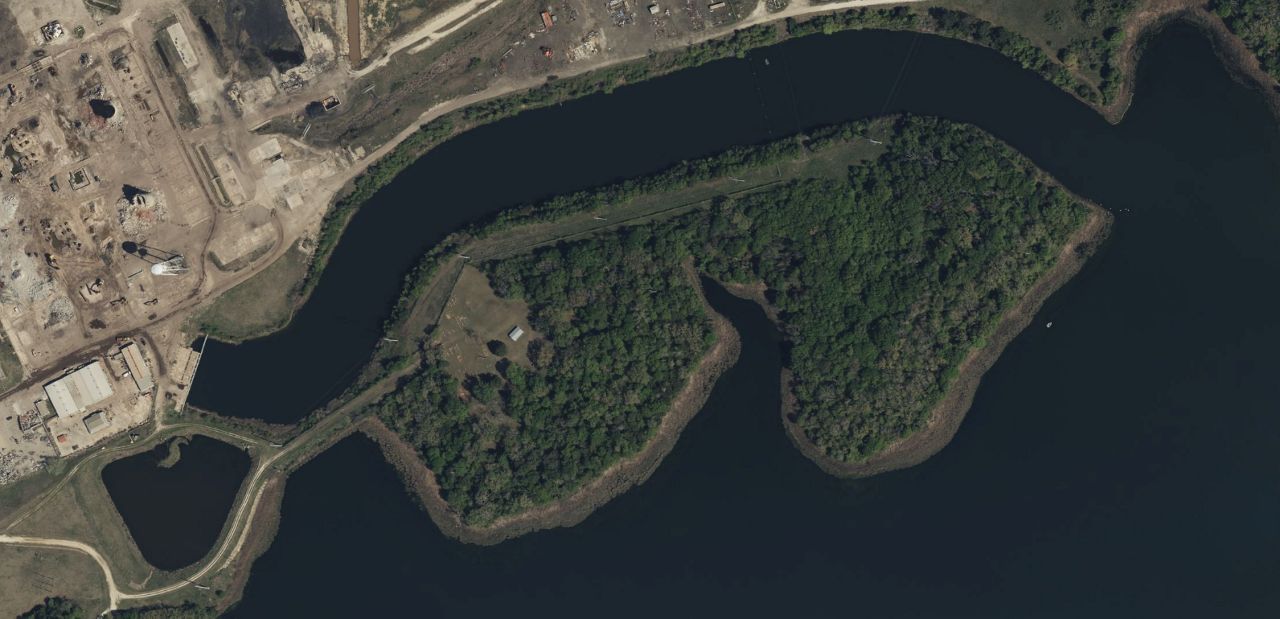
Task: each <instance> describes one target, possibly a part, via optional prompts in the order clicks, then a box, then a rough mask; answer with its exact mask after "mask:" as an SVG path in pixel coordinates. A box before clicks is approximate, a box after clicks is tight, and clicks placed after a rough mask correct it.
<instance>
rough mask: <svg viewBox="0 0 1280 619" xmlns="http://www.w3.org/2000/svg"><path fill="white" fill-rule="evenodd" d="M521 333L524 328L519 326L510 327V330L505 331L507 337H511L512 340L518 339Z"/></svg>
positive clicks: (522, 333) (516, 340)
mask: <svg viewBox="0 0 1280 619" xmlns="http://www.w3.org/2000/svg"><path fill="white" fill-rule="evenodd" d="M522 335H524V329H521V328H520V327H511V330H510V331H508V332H507V337H509V338H511V341H513V342H518V341H520V336H522Z"/></svg>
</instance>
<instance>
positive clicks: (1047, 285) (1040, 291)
mask: <svg viewBox="0 0 1280 619" xmlns="http://www.w3.org/2000/svg"><path fill="white" fill-rule="evenodd" d="M1085 204H1086V205H1087V206H1088V207H1089V217H1088V219H1087V220H1085V224H1084V225H1083V226H1081V227H1080V229H1079V230H1077V231H1076V232H1075V234H1073V235H1071V237H1070V238H1069V239H1068V240H1067V242H1066V244H1064V245H1063V247H1062V252H1061V253H1060V254H1059V256H1058V260H1057V262H1055V263H1054V265H1053V266H1052V267H1050V269H1049V270H1048V271H1046V272H1045V274H1044V275H1042V276H1040V279H1039V280H1037V281H1036V283H1035V285H1034V286H1032V287H1031V290H1030V291H1029V292H1028V293H1027V294H1026V296H1024V297H1023V298H1022V300H1021V301H1019V302H1018V304H1017V305H1015V306H1013V307H1012V308H1010V309H1009V311H1008V312H1006V313H1005V315H1004V316H1003V317H1002V318H1001V319H1000V323H999V324H997V325H996V328H995V331H994V332H993V333H992V334H991V336H990V337H988V338H987V345H986V346H984V347H982V348H977V349H974V350H973V351H971V352H970V353H969V355H968V356H967V357H965V359H964V360H963V361H961V362H960V367H959V374H958V375H957V377H956V380H955V383H953V384H952V385H951V387H950V388H949V389H948V390H947V392H946V394H945V395H944V396H943V398H942V401H941V402H939V403H938V404H937V405H935V406H934V408H933V411H932V412H930V413H929V421H928V422H926V425H925V427H924V428H922V429H921V430H919V431H917V432H915V433H914V434H911V435H910V436H907V437H906V438H903V439H900V440H898V441H896V442H894V443H892V444H890V445H889V446H888V447H886V448H885V449H884V450H882V451H880V452H878V453H876V454H875V455H873V456H871V457H870V458H868V459H867V460H864V461H862V462H858V463H853V464H851V463H848V462H844V461H841V460H836V459H833V458H830V457H828V456H827V455H826V454H825V453H823V452H822V450H821V449H820V448H819V447H818V446H817V445H814V444H813V443H812V442H811V441H810V440H809V439H808V438H807V437H806V436H805V435H804V432H803V431H802V430H801V429H800V427H799V426H797V425H796V424H795V423H793V422H792V421H790V416H791V413H792V412H793V411H794V410H795V400H794V397H793V396H792V395H791V389H790V388H789V386H790V384H791V375H790V372H789V371H788V370H786V369H785V368H784V369H783V370H782V393H783V396H782V397H783V402H782V423H783V425H784V426H785V427H786V429H787V435H788V436H790V437H791V441H792V442H793V443H794V444H795V445H796V447H797V448H798V449H799V450H800V452H801V453H803V454H804V455H805V456H806V457H808V458H809V459H810V460H813V461H814V462H815V463H816V464H817V465H818V467H819V468H821V469H822V470H823V471H826V472H827V473H830V474H832V475H836V476H839V477H869V476H871V475H877V474H879V473H886V472H888V471H893V470H897V469H902V468H907V467H910V466H915V465H917V464H919V463H921V462H924V461H925V460H926V459H928V458H929V457H930V456H932V455H933V454H935V453H938V451H940V450H941V449H942V448H943V447H945V446H946V444H947V443H949V442H950V441H951V437H952V436H955V433H956V430H958V429H959V428H960V422H961V421H964V416H965V414H966V413H968V412H969V407H970V406H971V405H972V404H973V396H974V395H975V394H976V393H977V392H978V385H979V384H981V382H982V376H983V374H986V372H987V370H989V369H991V366H992V365H994V364H995V362H996V360H997V359H999V358H1000V353H1001V352H1003V351H1004V348H1005V346H1007V345H1008V344H1009V342H1012V341H1013V338H1014V337H1016V336H1017V335H1018V334H1019V333H1022V331H1023V330H1024V329H1026V328H1027V326H1028V325H1030V324H1031V319H1032V318H1034V317H1035V315H1036V312H1037V311H1039V310H1040V306H1041V305H1043V304H1044V302H1045V300H1047V299H1048V298H1049V296H1050V295H1052V294H1053V293H1054V292H1055V291H1057V290H1058V289H1059V288H1061V287H1062V286H1063V284H1066V283H1067V282H1068V281H1070V280H1071V278H1072V277H1074V276H1075V274H1076V273H1078V272H1079V271H1080V268H1081V267H1083V266H1084V264H1085V262H1087V261H1088V259H1089V257H1090V256H1091V255H1092V254H1093V252H1094V251H1095V250H1096V249H1097V247H1098V245H1099V244H1100V243H1101V242H1102V241H1103V239H1105V238H1106V236H1107V234H1108V232H1110V230H1111V223H1112V220H1113V218H1112V216H1111V213H1109V212H1107V211H1106V210H1105V209H1103V208H1102V207H1100V206H1097V205H1094V204H1091V203H1088V202H1085Z"/></svg>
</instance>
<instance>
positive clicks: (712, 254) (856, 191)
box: [367, 116, 1105, 528]
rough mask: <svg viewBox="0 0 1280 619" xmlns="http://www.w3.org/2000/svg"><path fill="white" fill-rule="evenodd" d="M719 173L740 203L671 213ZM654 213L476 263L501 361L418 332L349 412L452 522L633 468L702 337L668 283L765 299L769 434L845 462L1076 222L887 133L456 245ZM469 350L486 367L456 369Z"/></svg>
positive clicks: (941, 370)
mask: <svg viewBox="0 0 1280 619" xmlns="http://www.w3.org/2000/svg"><path fill="white" fill-rule="evenodd" d="M726 177H729V178H731V179H732V180H735V181H742V182H743V183H747V184H750V185H752V186H751V187H749V188H744V189H741V190H737V191H711V192H704V193H705V194H707V197H705V198H704V199H701V200H698V201H697V202H695V203H690V204H686V205H680V203H679V200H680V197H681V196H684V195H690V192H694V193H696V192H697V191H698V190H700V189H705V188H706V187H707V186H708V185H715V184H716V183H720V182H724V181H725V180H726ZM731 184H732V183H731ZM699 195H702V194H699ZM664 200H670V201H671V202H670V203H668V204H669V206H670V207H673V208H671V210H670V211H669V212H662V213H659V214H656V215H655V214H651V215H646V216H644V217H637V218H635V219H634V220H631V221H627V222H626V223H622V224H617V225H608V226H602V227H601V229H599V230H597V231H594V232H591V233H589V234H577V235H572V236H571V238H561V239H559V240H555V241H553V242H546V243H540V244H538V245H537V246H535V247H532V248H530V249H528V250H527V251H520V252H514V253H511V252H508V253H507V254H506V255H501V256H497V257H493V258H491V259H481V260H476V261H475V262H474V263H473V264H472V265H471V266H469V267H467V268H478V269H479V270H480V271H481V272H482V273H483V275H484V276H485V278H486V279H487V280H488V282H489V283H490V284H491V286H492V292H491V294H494V295H496V296H497V297H498V298H499V299H502V300H503V302H504V303H505V302H508V301H518V302H521V303H523V304H526V305H527V308H528V309H527V317H520V316H516V317H515V318H514V319H513V322H516V323H517V324H521V323H523V324H526V325H527V328H528V329H529V330H530V331H531V332H530V333H529V334H527V335H526V336H525V337H526V338H528V339H527V340H526V341H525V342H522V343H521V344H523V347H522V348H521V349H520V351H514V350H509V347H508V345H509V344H511V342H510V341H507V342H501V341H489V342H487V343H485V344H484V346H485V351H478V352H477V351H464V352H463V353H461V354H459V353H458V351H457V350H455V349H456V348H457V346H454V345H449V346H444V345H442V341H441V333H440V331H442V330H443V329H442V328H440V327H438V326H437V327H432V328H431V329H429V330H428V332H427V333H424V334H422V339H421V349H422V353H421V356H420V358H421V363H420V365H419V367H417V369H416V370H414V371H413V372H412V374H411V375H410V376H409V377H407V378H406V379H405V380H404V382H403V384H402V386H401V388H400V389H398V390H397V391H395V392H394V393H391V394H388V395H387V396H385V397H383V398H382V399H381V400H379V401H378V402H376V403H375V404H372V405H371V407H370V410H368V411H367V412H369V413H371V414H373V415H376V416H377V417H378V418H379V419H380V420H382V421H383V422H384V423H385V424H386V425H387V426H388V427H389V428H391V429H392V430H393V431H394V432H395V433H397V434H398V435H399V437H400V439H402V441H403V442H404V443H406V444H408V445H410V446H412V447H413V448H414V449H415V450H416V451H417V454H418V456H419V458H420V459H421V462H422V464H424V465H425V466H426V467H427V468H429V470H430V472H431V477H432V478H433V483H432V484H431V485H432V486H433V487H434V490H435V491H436V492H438V494H439V498H440V499H443V501H444V502H446V503H447V505H448V506H449V509H450V511H451V512H452V513H453V514H454V515H455V516H456V517H457V519H458V520H459V521H460V522H461V524H463V525H464V526H467V527H473V528H484V527H486V526H491V525H493V524H494V523H496V522H501V521H502V520H503V519H504V518H510V517H512V516H515V515H518V514H520V513H522V512H525V511H528V510H530V509H534V508H538V507H545V506H547V505H551V504H554V503H555V502H557V501H563V500H565V499H567V498H569V497H571V496H572V495H573V494H574V493H575V492H578V491H579V490H580V489H581V488H583V487H584V485H586V484H588V483H590V482H592V481H593V480H595V479H596V478H597V477H599V476H601V475H602V474H605V473H606V472H607V471H609V470H610V467H611V466H613V465H614V464H616V463H617V462H619V461H620V460H623V459H625V458H628V457H632V456H634V455H636V454H638V453H640V452H642V451H643V450H645V449H646V446H647V445H648V443H649V442H650V441H651V439H652V438H653V435H654V433H655V431H656V429H657V428H658V427H659V425H660V424H661V423H662V421H663V418H664V416H665V415H667V414H668V411H669V409H670V408H671V403H672V400H673V398H674V397H676V394H677V393H679V392H680V391H681V390H682V389H684V388H685V386H686V383H687V382H688V381H689V377H690V374H691V373H692V372H693V370H694V368H695V367H696V366H697V365H698V364H699V362H700V360H701V359H702V357H703V356H704V355H705V354H706V352H707V351H708V350H709V349H710V348H711V347H712V346H713V344H714V343H715V341H716V335H715V333H714V331H713V329H712V328H711V324H712V322H711V317H712V315H713V313H714V312H712V311H711V310H710V308H709V307H707V306H706V304H705V302H704V301H703V300H702V299H701V296H700V294H699V292H698V287H697V281H696V279H694V277H693V276H691V274H690V272H689V267H690V266H691V267H692V269H694V270H696V272H697V273H699V274H700V275H702V276H705V277H709V278H711V279H713V280H716V281H718V282H720V283H722V284H727V285H730V286H731V287H735V288H747V287H752V286H754V287H756V288H757V289H762V290H763V291H764V294H763V297H762V299H763V301H764V302H765V303H767V305H768V309H770V311H771V315H773V316H775V318H776V320H777V322H778V323H779V326H780V328H781V329H782V330H783V333H784V334H785V344H784V351H783V354H784V364H785V366H786V367H787V368H788V370H789V372H788V374H789V376H790V380H789V383H788V384H786V385H784V387H785V391H786V392H788V393H789V396H790V398H791V400H792V402H791V405H790V406H789V407H788V408H789V411H788V415H787V423H788V424H793V425H794V427H795V428H797V429H799V431H800V432H799V436H800V437H801V438H800V440H802V441H803V442H804V443H805V445H804V447H806V448H808V449H806V453H810V455H811V456H814V453H813V452H814V451H816V454H817V457H819V458H821V459H825V460H829V461H831V462H835V463H847V464H858V463H864V462H867V461H868V460H870V459H874V458H875V457H876V456H877V454H879V453H881V452H883V451H885V450H886V448H888V447H890V446H891V445H894V444H895V443H897V442H899V441H902V440H903V439H905V438H907V437H910V436H911V435H912V434H913V433H916V432H918V431H920V430H921V429H922V428H924V427H925V426H926V425H927V424H928V423H929V422H930V415H931V412H932V411H933V409H934V408H935V405H936V404H937V403H938V402H939V401H940V400H942V399H943V397H944V395H946V394H947V392H948V389H949V388H950V387H951V386H952V385H953V384H954V383H955V382H956V380H957V374H958V372H959V368H960V366H961V364H962V361H963V360H964V359H965V358H966V357H967V356H968V355H969V354H970V353H971V352H972V351H975V350H979V349H982V348H984V347H985V346H987V341H986V338H987V337H989V336H990V335H991V334H992V332H993V331H994V330H995V329H996V328H997V326H998V325H999V323H1000V322H1001V319H1002V317H1003V316H1004V314H1005V313H1006V312H1007V311H1009V310H1010V308H1012V307H1014V306H1015V305H1016V304H1018V303H1019V301H1021V300H1022V299H1023V297H1024V296H1026V295H1027V294H1028V292H1029V291H1031V290H1032V288H1033V287H1034V286H1035V285H1036V284H1037V281H1038V280H1039V279H1041V278H1042V276H1044V275H1045V274H1046V273H1047V272H1048V271H1049V270H1050V269H1051V267H1053V266H1054V265H1055V263H1057V262H1058V261H1059V260H1060V259H1062V258H1063V256H1064V254H1070V255H1071V256H1072V257H1076V255H1077V254H1085V253H1087V252H1088V251H1089V248H1090V247H1091V244H1089V243H1085V244H1083V245H1080V246H1074V245H1073V246H1071V247H1070V248H1068V249H1069V250H1070V251H1064V248H1065V247H1066V246H1067V245H1068V242H1069V239H1071V237H1072V235H1073V234H1075V233H1077V232H1078V231H1079V230H1081V229H1082V228H1083V227H1084V226H1085V223H1086V221H1087V220H1090V219H1097V217H1092V218H1091V216H1090V215H1091V209H1093V210H1094V211H1097V210H1098V209H1096V207H1090V206H1088V205H1086V204H1085V203H1084V201H1083V200H1080V199H1078V198H1075V197H1073V196H1072V195H1071V194H1069V193H1068V192H1067V191H1065V190H1064V189H1062V188H1061V187H1059V186H1058V185H1057V184H1056V183H1054V182H1053V181H1052V180H1051V179H1049V178H1048V177H1047V176H1046V175H1045V174H1044V173H1042V172H1040V171H1039V170H1038V169H1037V168H1035V166H1034V165H1033V164H1032V163H1031V162H1030V161H1028V160H1027V159H1026V158H1025V157H1023V156H1021V155H1020V154H1018V153H1017V152H1015V151H1014V150H1013V149H1011V148H1010V147H1008V146H1007V145H1005V144H1003V143H1002V142H1000V141H998V140H996V139H995V138H993V137H991V136H989V135H987V134H985V133H983V132H981V131H979V130H977V129H975V128H973V127H970V126H966V125H963V124H959V123H955V122H951V121H946V120H941V119H936V118H926V117H915V116H903V117H896V118H892V119H880V120H876V121H859V122H854V123H849V124H845V125H840V126H836V127H831V128H826V129H822V130H817V131H813V132H810V133H808V134H805V135H798V136H794V137H791V138H787V139H784V140H780V141H777V142H773V143H769V144H764V145H760V146H756V147H750V148H745V149H735V150H733V151H731V152H728V153H725V154H723V155H720V156H716V157H710V158H707V159H702V160H697V161H692V162H684V163H682V164H681V165H679V166H677V167H675V168H673V169H671V170H668V171H666V172H663V173H660V174H657V175H654V176H653V177H650V178H647V179H637V180H631V181H626V182H623V183H620V184H617V185H613V186H609V187H604V188H600V189H597V190H592V191H586V192H580V193H577V194H572V195H569V196H562V197H558V198H553V199H551V200H548V201H546V202H544V203H541V204H536V205H530V206H527V207H524V208H521V209H515V210H512V211H507V212H504V213H503V214H502V215H500V216H499V217H498V218H496V219H495V220H494V221H492V222H490V223H489V224H487V225H483V226H478V227H477V228H475V229H474V230H472V231H471V232H470V233H469V238H471V239H492V238H494V237H500V236H502V235H504V234H507V235H510V234H514V233H518V231H519V230H520V229H521V228H522V227H527V226H543V227H546V226H548V225H550V226H552V227H554V226H555V225H556V224H557V222H558V221H560V220H562V219H567V218H571V217H572V216H573V215H575V214H577V215H581V214H583V213H590V212H593V211H594V210H596V209H601V208H606V207H607V208H608V209H610V211H609V212H610V214H611V215H613V216H614V217H616V215H614V214H616V213H625V212H626V210H627V209H628V208H629V207H630V206H631V205H632V203H634V204H635V205H636V207H637V208H639V207H640V205H641V203H644V204H648V205H650V206H649V208H652V205H653V204H654V203H655V202H656V203H662V202H663V201H664ZM1095 214H1096V213H1095ZM619 219H622V218H619ZM1098 230H1099V231H1098V232H1097V233H1096V234H1095V235H1094V236H1095V237H1100V236H1101V234H1103V233H1104V232H1105V226H1104V227H1100V228H1099V229H1098ZM1095 240H1096V238H1092V239H1089V241H1095ZM415 288H421V287H420V286H418V287H415ZM458 294H461V293H460V292H457V291H455V292H454V295H455V296H457V295H458ZM504 324H505V323H504ZM480 339H484V338H480ZM477 342H479V340H477ZM517 353H522V354H517ZM477 354H478V355H480V356H491V357H492V359H493V361H492V364H493V365H492V367H493V368H494V371H476V372H475V373H472V372H471V371H468V368H466V367H464V366H466V365H467V363H468V362H466V361H464V359H466V358H468V357H470V356H474V355H477ZM961 414H963V411H961Z"/></svg>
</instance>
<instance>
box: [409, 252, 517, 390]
mask: <svg viewBox="0 0 1280 619" xmlns="http://www.w3.org/2000/svg"><path fill="white" fill-rule="evenodd" d="M516 325H518V326H519V327H520V328H521V329H523V330H524V331H525V334H524V336H523V337H521V338H520V340H519V341H516V342H512V341H511V340H510V339H509V338H508V337H507V332H508V331H510V330H511V327H512V326H516ZM537 337H538V334H537V333H534V332H533V327H531V326H529V306H528V304H527V303H525V302H524V301H522V300H519V299H503V298H501V297H499V296H498V295H496V294H494V292H493V288H491V287H490V286H489V278H488V277H487V276H485V274H484V273H482V272H481V271H480V270H479V269H477V268H475V267H472V266H466V267H463V269H462V275H461V276H460V277H458V283H457V284H456V285H455V286H454V287H453V296H452V297H451V298H450V299H449V302H448V304H447V305H445V308H444V314H443V315H442V316H441V317H440V326H439V329H437V330H436V333H435V337H434V340H435V343H437V344H439V345H440V347H441V352H442V354H443V355H444V358H445V359H446V360H447V361H448V362H449V367H450V373H451V374H453V376H454V377H455V378H457V379H458V380H462V379H463V378H465V377H466V375H468V374H473V375H478V374H484V373H491V372H496V371H498V369H497V363H498V361H499V360H501V359H503V358H505V359H509V360H511V361H512V362H513V363H519V364H521V365H525V366H528V365H529V356H528V351H529V342H530V341H532V340H534V339H537ZM490 342H498V343H500V344H501V347H500V350H499V352H494V351H493V350H492V349H491V348H490Z"/></svg>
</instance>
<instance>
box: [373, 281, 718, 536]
mask: <svg viewBox="0 0 1280 619" xmlns="http://www.w3.org/2000/svg"><path fill="white" fill-rule="evenodd" d="M685 270H686V274H687V275H688V276H689V278H690V280H691V282H690V283H691V285H693V286H694V287H695V288H696V289H697V291H698V296H699V298H701V299H702V302H703V307H704V308H705V309H706V311H707V315H708V316H707V317H708V319H709V320H710V321H711V323H712V329H713V330H714V332H715V334H716V342H715V344H713V345H712V346H711V349H710V350H708V351H707V352H706V354H704V355H703V357H702V360H701V361H699V362H698V365H697V366H696V367H694V369H693V371H692V372H691V373H690V375H689V378H688V381H687V382H686V383H685V387H684V388H683V389H682V390H681V391H680V393H678V394H677V395H676V397H675V398H674V399H673V400H672V403H671V407H670V408H669V409H668V411H667V413H666V414H664V415H663V417H662V421H661V423H660V424H659V426H658V428H657V430H656V431H655V432H654V435H653V437H651V438H650V439H649V441H648V442H647V443H646V444H645V446H644V447H643V448H641V449H640V451H638V452H636V453H634V454H631V455H630V456H627V457H625V458H623V459H621V460H619V461H617V462H615V463H613V464H612V465H610V466H609V468H607V469H605V470H604V471H603V472H601V473H600V474H598V475H596V476H595V477H593V478H591V479H590V480H588V481H586V482H584V483H583V485H582V486H580V487H579V488H578V489H577V490H575V491H574V492H573V493H572V494H570V495H569V496H567V497H564V498H561V499H557V500H555V501H552V502H550V503H547V504H545V505H540V506H537V507H535V508H532V509H528V510H524V511H521V512H518V513H516V514H513V515H509V516H505V517H503V518H500V519H498V520H497V521H495V522H493V523H490V524H488V525H486V526H482V527H477V526H473V525H468V524H466V523H464V522H463V521H462V519H461V518H460V517H459V515H458V514H457V512H455V511H453V509H452V508H451V507H450V506H449V504H448V502H447V501H445V500H444V498H443V497H441V496H440V487H439V485H438V484H437V483H436V478H435V473H434V472H433V471H431V469H429V468H427V466H426V465H425V464H424V463H423V462H422V459H421V458H420V457H419V456H418V453H417V450H416V449H414V448H413V447H412V446H411V445H409V444H408V443H405V442H404V441H403V440H402V439H401V438H400V437H399V436H398V435H397V434H396V433H395V432H393V431H392V430H391V429H390V428H388V427H386V425H384V424H383V423H382V421H381V420H379V419H377V418H372V417H370V418H366V419H365V420H363V421H361V423H360V424H359V425H358V426H357V428H356V429H357V430H358V431H360V432H362V433H364V434H365V436H367V437H369V438H370V439H372V440H373V441H374V442H375V443H377V444H378V446H379V448H381V450H382V454H383V457H385V458H386V459H387V462H388V463H389V464H391V465H392V466H393V467H395V469H396V472H397V473H398V474H399V475H400V478H401V480H402V481H403V482H404V484H405V487H406V489H407V490H408V491H409V493H410V494H411V495H412V496H414V497H415V498H416V499H417V500H418V502H419V504H420V505H421V506H422V507H423V508H424V509H425V510H426V512H427V514H428V515H429V516H430V517H431V520H432V521H433V522H434V523H435V524H436V526H437V527H439V528H440V531H441V532H442V533H444V534H445V535H447V536H448V537H451V538H454V539H457V540H459V541H462V542H465V543H470V544H479V545H484V546H488V545H493V544H497V543H499V542H503V541H505V540H508V539H511V538H514V537H519V536H521V535H524V534H526V533H532V532H534V531H540V530H543V529H551V528H558V527H571V526H574V525H576V524H578V523H580V522H582V521H583V520H586V518H587V517H588V516H590V515H591V514H592V513H593V512H595V511H596V509H598V508H600V507H602V506H603V505H604V504H606V503H608V502H609V501H612V500H613V499H615V498H617V497H618V496H620V495H622V494H623V493H625V492H627V491H628V490H630V489H631V488H633V487H635V486H638V485H640V484H642V483H644V482H645V480H647V479H648V478H649V476H650V475H652V474H653V472H654V471H655V470H657V468H658V466H659V465H660V464H661V463H662V461H663V460H664V459H665V458H666V456H667V454H669V453H670V452H671V450H672V449H673V448H674V447H675V445H676V442H677V441H678V440H679V438H680V435H681V433H682V432H683V430H684V428H685V426H686V425H688V423H689V422H690V421H691V420H692V419H693V417H694V416H695V415H697V414H698V412H699V411H701V410H702V409H703V407H704V406H705V404H706V401H707V398H708V397H710V395H711V391H712V390H713V389H714V388H715V385H716V383H717V381H718V380H719V378H720V376H721V375H722V374H724V372H725V371H726V370H728V369H729V368H730V367H732V366H733V364H734V363H735V362H737V360H738V353H739V352H740V351H741V340H740V338H739V335H738V332H737V330H736V329H734V328H733V325H732V324H731V323H730V322H729V320H728V319H727V318H725V317H724V316H722V315H720V313H718V312H716V311H715V309H714V308H712V307H711V305H710V303H708V302H707V300H706V296H705V294H704V293H703V290H702V284H701V282H700V281H699V280H698V275H697V273H695V272H694V271H693V268H692V266H690V265H686V266H685Z"/></svg>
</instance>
